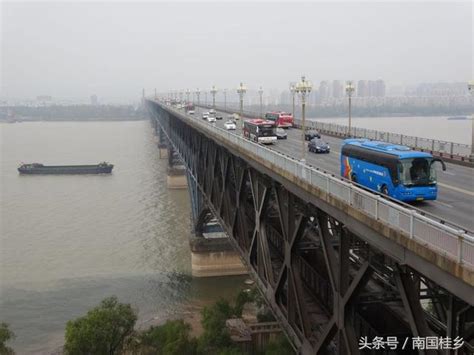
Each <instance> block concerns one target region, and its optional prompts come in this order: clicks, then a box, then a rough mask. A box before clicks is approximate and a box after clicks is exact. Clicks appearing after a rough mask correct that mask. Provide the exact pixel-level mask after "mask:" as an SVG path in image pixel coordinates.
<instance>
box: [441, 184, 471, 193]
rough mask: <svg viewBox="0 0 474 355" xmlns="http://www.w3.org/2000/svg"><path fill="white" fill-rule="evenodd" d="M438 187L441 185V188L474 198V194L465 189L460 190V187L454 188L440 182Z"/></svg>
mask: <svg viewBox="0 0 474 355" xmlns="http://www.w3.org/2000/svg"><path fill="white" fill-rule="evenodd" d="M438 185H439V186H443V187H446V188H447V189H451V190H454V191H457V192H460V193H463V194H466V195H469V196H474V192H472V191H468V190H464V189H460V188H459V187H454V186H451V185H447V184H443V183H441V182H438Z"/></svg>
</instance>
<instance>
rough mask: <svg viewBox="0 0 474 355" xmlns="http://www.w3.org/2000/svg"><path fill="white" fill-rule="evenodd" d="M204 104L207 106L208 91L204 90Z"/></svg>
mask: <svg viewBox="0 0 474 355" xmlns="http://www.w3.org/2000/svg"><path fill="white" fill-rule="evenodd" d="M204 105H206V106H207V91H204Z"/></svg>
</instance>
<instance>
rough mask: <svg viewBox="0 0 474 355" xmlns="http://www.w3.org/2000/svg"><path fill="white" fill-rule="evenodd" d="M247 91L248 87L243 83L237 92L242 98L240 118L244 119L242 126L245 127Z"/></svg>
mask: <svg viewBox="0 0 474 355" xmlns="http://www.w3.org/2000/svg"><path fill="white" fill-rule="evenodd" d="M246 92H247V88H246V87H245V85H244V84H243V83H240V86H239V87H238V88H237V94H239V98H240V119H241V120H242V128H243V127H244V95H245V93H246Z"/></svg>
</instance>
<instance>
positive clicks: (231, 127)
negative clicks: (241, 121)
mask: <svg viewBox="0 0 474 355" xmlns="http://www.w3.org/2000/svg"><path fill="white" fill-rule="evenodd" d="M224 127H225V129H226V130H228V131H230V130H235V129H236V128H237V125H236V124H235V122H234V121H227V122H226V123H224Z"/></svg>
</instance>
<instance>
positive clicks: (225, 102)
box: [223, 89, 227, 111]
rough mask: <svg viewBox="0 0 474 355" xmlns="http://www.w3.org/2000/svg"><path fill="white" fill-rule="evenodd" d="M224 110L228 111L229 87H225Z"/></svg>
mask: <svg viewBox="0 0 474 355" xmlns="http://www.w3.org/2000/svg"><path fill="white" fill-rule="evenodd" d="M223 93H224V111H227V89H224V91H223Z"/></svg>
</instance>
